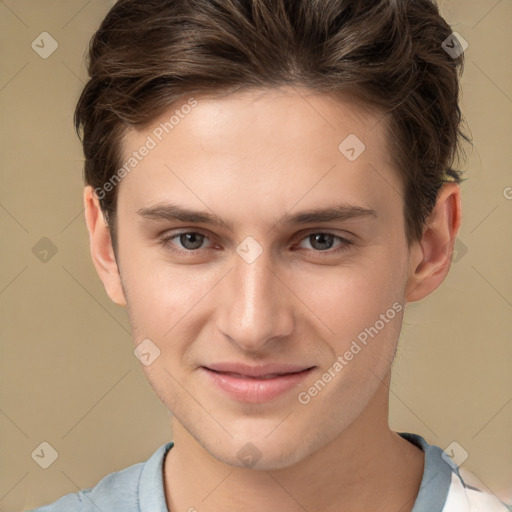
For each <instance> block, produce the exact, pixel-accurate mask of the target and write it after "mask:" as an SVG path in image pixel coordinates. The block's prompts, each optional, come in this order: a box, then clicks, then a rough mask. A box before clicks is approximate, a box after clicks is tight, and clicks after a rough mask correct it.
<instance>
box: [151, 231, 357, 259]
mask: <svg viewBox="0 0 512 512" xmlns="http://www.w3.org/2000/svg"><path fill="white" fill-rule="evenodd" d="M189 234H194V235H201V236H203V237H204V238H205V239H208V235H206V234H205V233H203V232H201V231H180V232H179V233H170V234H167V235H164V236H163V237H162V238H161V239H160V243H161V245H162V246H163V247H164V248H166V249H169V248H170V249H171V250H172V251H173V252H174V253H175V254H177V255H179V256H196V255H197V254H198V252H200V251H202V250H203V249H183V250H182V249H176V248H175V246H174V245H173V244H172V243H171V241H172V240H173V239H175V238H177V237H179V236H181V235H189ZM322 234H323V235H332V236H333V237H334V239H335V240H338V241H339V242H341V244H340V246H339V247H338V248H337V249H334V250H333V249H327V250H325V251H319V250H315V249H306V251H308V252H314V253H316V254H315V255H319V256H321V257H322V256H332V255H334V254H339V253H341V252H345V251H347V250H349V249H350V248H351V247H350V246H351V245H353V242H352V241H351V240H348V239H347V238H344V237H342V236H339V235H335V234H334V233H330V232H328V231H310V232H309V233H308V234H306V235H305V236H303V237H302V238H301V239H300V240H299V242H302V241H303V240H305V239H307V238H309V237H310V236H312V235H322Z"/></svg>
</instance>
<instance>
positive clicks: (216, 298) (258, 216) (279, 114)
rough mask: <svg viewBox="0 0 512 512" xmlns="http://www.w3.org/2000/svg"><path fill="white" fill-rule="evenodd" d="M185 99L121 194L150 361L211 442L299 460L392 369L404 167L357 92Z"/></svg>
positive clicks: (188, 421) (152, 133)
mask: <svg viewBox="0 0 512 512" xmlns="http://www.w3.org/2000/svg"><path fill="white" fill-rule="evenodd" d="M183 104H186V100H185V101H184V102H183ZM189 105H192V103H189ZM180 107H182V106H180V105H178V106H175V107H173V109H172V110H171V111H169V112H168V113H166V114H165V115H164V116H162V117H161V118H159V119H157V120H155V122H154V123H152V124H151V126H149V127H148V128H147V129H145V130H142V131H133V132H131V133H129V134H128V135H127V136H126V138H125V140H124V156H125V157H126V159H128V158H129V157H130V156H132V157H133V152H134V151H135V152H138V155H139V156H136V157H135V158H137V164H136V166H135V167H134V168H133V170H131V171H130V172H129V173H127V175H126V176H125V177H124V178H123V180H122V182H121V183H120V184H119V185H118V186H119V190H118V194H119V195H118V210H117V211H118V243H119V248H118V251H119V253H118V254H119V260H118V265H119V272H120V276H121V279H122V289H123V293H124V297H125V298H126V302H127V305H128V310H129V318H130V322H131V326H132V331H133V337H134V342H135V345H138V344H139V343H141V342H143V340H151V342H150V343H149V342H147V341H145V342H144V343H146V345H141V346H145V347H146V348H148V347H149V349H148V350H147V351H146V352H149V353H150V354H151V355H150V356H146V358H147V360H148V361H149V360H152V359H153V357H154V356H155V355H156V354H158V350H159V351H160V353H159V356H158V357H156V359H154V360H153V361H152V362H151V364H148V365H142V368H143V370H144V372H145V374H146V376H147V378H148V380H149V382H150V383H151V385H152V387H153V388H154V390H155V392H156V393H157V395H158V396H159V398H160V399H161V400H162V401H163V402H164V404H165V405H166V406H167V408H168V409H169V410H170V411H172V413H173V416H174V418H175V420H176V421H178V422H179V423H180V424H181V425H182V426H183V427H184V428H185V429H186V430H187V431H188V432H189V433H190V434H191V435H192V436H193V438H195V440H196V441H197V442H198V443H199V444H200V445H201V446H202V447H204V448H205V449H206V450H207V452H209V453H210V454H211V455H212V456H214V457H215V458H216V459H218V460H221V461H224V462H226V463H229V464H232V465H237V466H241V465H243V461H242V458H243V456H244V452H243V450H242V452H241V451H240V450H241V449H245V450H246V451H247V450H249V451H250V450H256V449H257V450H258V455H257V456H258V457H261V459H260V461H259V464H258V467H261V468H267V469H269V468H280V467H285V466H287V465H290V464H293V463H295V462H297V461H299V460H301V459H303V458H305V457H307V456H308V455H310V454H312V453H314V452H315V451H316V450H318V449H319V448H321V447H322V446H324V445H325V444H327V443H328V442H330V441H332V440H333V439H335V438H337V437H338V436H340V435H341V434H342V433H343V431H344V430H345V429H346V428H347V427H348V426H349V425H350V424H351V423H352V422H353V421H354V420H355V419H356V418H358V417H359V416H360V415H361V413H362V412H363V411H364V409H365V407H366V406H367V404H368V402H369V401H370V399H371V398H372V397H373V396H374V394H375V393H376V391H377V389H378V388H379V385H381V379H383V378H384V377H385V376H386V375H387V374H388V372H389V369H390V365H391V362H392V359H393V355H394V352H395V349H396V345H397V341H398V337H399V332H400V327H401V321H402V316H403V312H404V304H405V289H406V283H407V277H408V265H409V251H408V247H407V244H406V238H405V228H404V218H403V212H402V208H403V199H402V184H401V182H400V179H399V177H398V175H397V172H396V170H395V169H394V168H393V167H392V164H391V161H390V157H389V154H388V150H387V147H386V140H385V131H384V130H385V128H384V126H383V123H379V117H378V116H376V115H370V114H364V113H362V112H361V111H359V110H358V109H357V108H356V107H355V106H354V104H353V103H351V102H350V101H349V100H348V99H347V100H346V101H341V100H339V99H333V98H332V97H329V96H326V95H320V94H314V93H312V92H311V91H310V92H306V91H302V92H301V95H299V94H297V92H295V90H293V89H288V88H282V89H279V90H272V91H266V92H261V91H258V92H251V93H248V92H246V93H237V94H235V95H231V96H228V97H224V98H222V99H212V98H209V99H208V98H200V97H197V98H196V103H195V105H194V106H191V108H185V107H182V108H180ZM175 110H178V111H179V115H178V114H177V117H176V118H175V119H174V120H173V121H172V123H173V127H172V129H169V125H167V126H166V125H165V124H164V123H165V122H169V119H170V117H171V115H173V113H174V111H175ZM178 118H179V121H178V122H176V119H178ZM161 123H162V125H161ZM162 126H166V128H167V131H168V133H167V132H166V131H165V130H164V129H163V128H162ZM347 137H348V139H347ZM151 141H152V142H151ZM153 143H154V144H153ZM362 144H364V150H363V146H362ZM144 145H146V147H150V149H149V151H144V150H142V151H139V149H140V148H141V147H142V146H144ZM141 153H146V154H145V156H142V155H141ZM139 157H140V158H139ZM184 210H186V211H187V212H188V213H186V214H185V213H183V211H184ZM323 211H325V214H320V212H323ZM190 212H196V213H197V215H193V214H192V213H190ZM199 214H200V215H201V217H199ZM212 220H215V221H216V222H215V223H214V222H210V221H212ZM148 343H149V345H148ZM276 374H280V375H276ZM246 443H252V445H254V446H255V447H256V449H255V448H253V447H252V446H250V445H246ZM244 447H245V448H244ZM253 455H254V454H251V453H249V456H253Z"/></svg>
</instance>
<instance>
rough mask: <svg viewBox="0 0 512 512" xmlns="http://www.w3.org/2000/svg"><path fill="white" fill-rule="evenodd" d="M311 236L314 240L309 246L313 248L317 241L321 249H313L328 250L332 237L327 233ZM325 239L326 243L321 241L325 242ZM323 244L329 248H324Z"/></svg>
mask: <svg viewBox="0 0 512 512" xmlns="http://www.w3.org/2000/svg"><path fill="white" fill-rule="evenodd" d="M311 236H312V237H313V239H314V243H312V244H311V245H312V246H313V247H315V244H316V242H317V240H320V246H321V247H315V248H316V249H330V245H331V243H332V237H333V235H330V234H328V233H316V234H315V235H311ZM325 238H327V240H328V241H327V242H325V241H322V240H325ZM325 244H327V245H328V246H329V247H325Z"/></svg>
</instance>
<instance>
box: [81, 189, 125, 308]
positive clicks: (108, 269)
mask: <svg viewBox="0 0 512 512" xmlns="http://www.w3.org/2000/svg"><path fill="white" fill-rule="evenodd" d="M84 207H85V222H86V224H87V230H88V231H89V246H90V251H91V257H92V261H93V263H94V267H95V268H96V271H97V272H98V275H99V277H100V279H101V281H102V282H103V286H104V287H105V291H106V292H107V294H108V296H109V297H110V298H111V300H112V301H113V302H115V303H116V304H118V305H120V306H126V298H125V295H124V290H123V287H122V282H121V276H120V273H119V268H118V264H117V261H116V258H115V254H114V250H113V248H112V239H111V236H110V230H109V228H108V225H107V223H106V222H105V219H104V216H103V212H102V211H101V207H100V204H99V200H98V197H97V196H96V195H95V194H94V190H93V188H92V187H91V186H87V187H85V189H84Z"/></svg>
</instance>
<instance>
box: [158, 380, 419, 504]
mask: <svg viewBox="0 0 512 512" xmlns="http://www.w3.org/2000/svg"><path fill="white" fill-rule="evenodd" d="M388 377H390V376H388ZM389 380H390V378H388V379H387V381H388V382H385V381H384V382H383V383H382V384H381V386H380V387H379V388H378V390H377V391H376V393H375V395H374V396H373V397H372V399H371V400H370V402H369V403H368V405H367V406H366V408H365V409H364V410H363V412H362V413H361V415H360V416H359V417H358V418H357V419H356V420H355V421H354V422H352V424H351V425H350V426H349V427H348V428H347V429H345V430H344V431H343V432H341V433H340V434H339V435H338V436H337V437H336V438H335V439H334V440H332V441H331V442H329V443H327V444H326V445H324V446H323V447H322V448H321V449H320V450H318V451H317V452H315V453H313V454H312V455H310V456H309V457H307V458H305V459H303V460H301V461H299V462H297V463H296V464H294V465H292V466H289V467H287V468H283V469H278V470H271V471H265V470H256V469H250V468H239V467H233V466H230V465H228V464H225V463H223V462H221V461H219V460H217V459H215V458H213V457H212V456H211V455H210V454H209V453H208V452H207V451H206V450H205V449H204V448H203V447H202V446H201V445H200V444H199V443H198V442H197V441H196V440H195V438H193V437H192V436H191V435H190V434H189V432H188V431H187V430H186V429H184V428H183V426H182V425H181V424H180V423H179V422H178V421H177V420H176V419H175V418H174V417H173V424H172V426H173V436H174V443H175V444H174V447H173V448H172V449H171V450H170V452H169V453H168V456H167V457H166V460H165V463H164V480H165V494H166V500H167V507H168V508H169V510H170V512H177V511H181V510H183V511H185V510H186V511H191V512H193V511H198V512H209V511H212V512H213V511H218V510H222V511H225V512H235V511H239V510H244V511H247V512H253V511H254V512H256V511H261V510H266V509H273V510H282V511H283V512H304V510H315V511H319V512H334V511H337V512H339V511H340V510H347V511H348V510H350V511H351V512H359V511H361V512H362V511H367V510H369V509H370V510H371V509H377V508H378V509H379V511H381V512H387V511H388V510H389V511H396V510H400V511H401V512H410V511H411V510H412V508H413V506H414V502H415V500H416V496H417V495H418V491H419V487H420V484H421V479H422V476H423V466H424V454H423V451H422V450H420V449H419V448H417V447H415V446H414V445H412V444H411V443H409V442H408V441H406V440H405V439H403V438H402V437H400V436H399V435H398V434H396V433H395V432H393V431H391V430H390V429H389V426H388V423H387V416H388V396H389V395H388V393H389V390H388V385H389V384H388V383H389Z"/></svg>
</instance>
